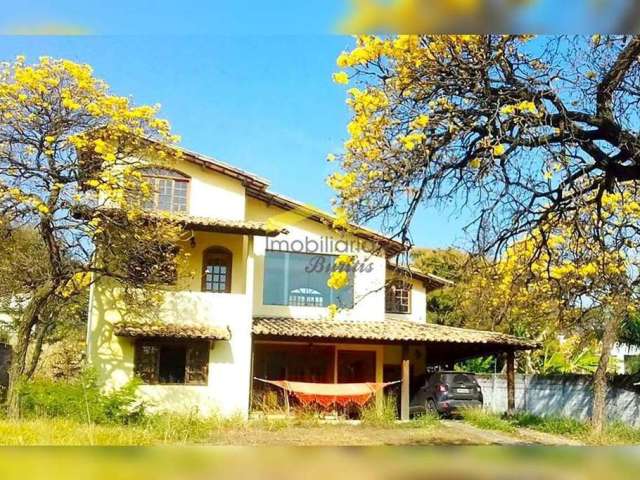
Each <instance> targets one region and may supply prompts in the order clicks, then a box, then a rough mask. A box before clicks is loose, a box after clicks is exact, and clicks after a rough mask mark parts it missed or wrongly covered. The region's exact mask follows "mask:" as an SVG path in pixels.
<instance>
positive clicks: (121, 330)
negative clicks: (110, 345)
mask: <svg viewBox="0 0 640 480" xmlns="http://www.w3.org/2000/svg"><path fill="white" fill-rule="evenodd" d="M113 331H114V333H115V334H116V336H119V337H155V338H180V339H185V338H186V339H198V340H230V339H231V332H230V331H229V327H226V326H221V325H205V324H201V323H166V322H162V323H160V322H154V323H151V322H118V323H116V324H115V325H114V327H113Z"/></svg>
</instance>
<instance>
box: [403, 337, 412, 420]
mask: <svg viewBox="0 0 640 480" xmlns="http://www.w3.org/2000/svg"><path fill="white" fill-rule="evenodd" d="M410 372H411V369H410V365H409V345H402V386H401V389H400V420H409V376H410V375H411V374H410Z"/></svg>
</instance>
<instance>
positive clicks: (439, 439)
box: [207, 420, 578, 446]
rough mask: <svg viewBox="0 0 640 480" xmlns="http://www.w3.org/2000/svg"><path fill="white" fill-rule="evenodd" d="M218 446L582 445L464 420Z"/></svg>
mask: <svg viewBox="0 0 640 480" xmlns="http://www.w3.org/2000/svg"><path fill="white" fill-rule="evenodd" d="M207 443H208V444H214V445H281V446H289V445H306V446H374V445H578V443H576V442H573V441H571V440H568V439H566V438H563V437H558V436H555V435H548V434H544V433H540V432H535V431H532V430H528V429H518V430H517V432H515V433H504V432H497V431H491V430H483V429H480V428H477V427H474V426H471V425H469V424H467V423H464V422H462V421H461V420H442V421H440V422H439V423H438V424H436V425H433V426H429V427H427V428H419V427H411V426H408V425H407V426H404V425H397V426H393V427H375V426H369V425H358V424H321V425H314V426H288V427H286V428H281V429H274V430H265V429H254V428H247V429H232V430H227V431H225V432H224V434H222V435H219V436H218V435H214V436H213V437H212V438H211V439H210V440H209V441H208V442H207Z"/></svg>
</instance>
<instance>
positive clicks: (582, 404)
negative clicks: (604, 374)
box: [476, 374, 640, 427]
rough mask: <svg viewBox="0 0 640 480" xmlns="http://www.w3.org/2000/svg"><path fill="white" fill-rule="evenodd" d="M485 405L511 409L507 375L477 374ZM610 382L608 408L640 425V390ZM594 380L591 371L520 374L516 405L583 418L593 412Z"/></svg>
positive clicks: (498, 409)
mask: <svg viewBox="0 0 640 480" xmlns="http://www.w3.org/2000/svg"><path fill="white" fill-rule="evenodd" d="M476 376H477V378H478V383H479V384H480V386H481V388H482V393H483V395H484V402H485V406H486V407H487V408H488V409H490V410H492V411H495V412H504V411H506V410H507V400H506V399H507V382H506V378H505V376H504V375H501V374H497V375H476ZM617 380H619V379H615V380H614V381H613V382H610V384H609V389H608V391H607V412H608V415H609V418H610V419H611V420H619V421H622V422H624V423H628V424H629V425H632V426H636V427H638V426H640V393H639V392H638V391H637V390H636V391H634V390H629V389H623V388H617V387H616V386H614V385H617V384H619V381H617ZM592 402H593V380H592V377H591V376H590V375H517V376H516V409H517V410H520V411H526V412H530V413H533V414H535V415H540V416H545V415H546V416H549V415H561V416H566V417H571V418H576V419H580V420H587V419H589V418H590V416H591V407H592Z"/></svg>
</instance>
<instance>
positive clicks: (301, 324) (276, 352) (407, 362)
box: [252, 317, 539, 420]
mask: <svg viewBox="0 0 640 480" xmlns="http://www.w3.org/2000/svg"><path fill="white" fill-rule="evenodd" d="M252 331H253V353H252V368H253V373H252V376H253V377H258V378H263V379H266V380H288V381H298V382H312V383H359V382H378V383H382V382H392V381H396V380H401V383H400V388H399V390H400V392H399V397H400V418H401V419H403V420H406V419H408V418H409V400H410V398H411V395H412V393H413V392H414V391H415V390H416V389H418V388H420V387H421V386H422V384H423V382H424V376H425V374H426V370H427V367H444V368H452V367H453V365H454V364H455V363H456V362H459V361H462V360H466V359H469V358H476V357H484V356H488V355H504V356H505V357H506V366H507V403H508V406H509V409H510V410H511V411H513V410H514V409H515V352H516V351H518V350H531V349H535V348H538V347H539V345H538V344H537V343H536V342H533V341H531V340H528V339H524V338H519V337H515V336H512V335H506V334H502V333H496V332H488V331H481V330H471V329H463V328H455V327H447V326H443V325H436V324H429V323H418V322H414V321H408V320H397V319H392V318H386V319H385V320H383V321H348V322H346V321H342V322H339V321H333V320H309V319H302V318H292V317H254V319H253V329H252Z"/></svg>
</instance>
